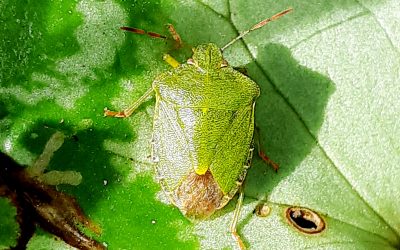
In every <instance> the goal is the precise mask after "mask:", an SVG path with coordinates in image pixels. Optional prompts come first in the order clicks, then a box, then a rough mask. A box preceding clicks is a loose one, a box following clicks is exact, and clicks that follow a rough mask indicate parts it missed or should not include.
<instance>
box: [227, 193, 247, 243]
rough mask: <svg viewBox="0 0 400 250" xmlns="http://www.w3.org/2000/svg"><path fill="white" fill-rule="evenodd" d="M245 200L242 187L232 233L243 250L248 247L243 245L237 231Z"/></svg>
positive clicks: (231, 227) (232, 224)
mask: <svg viewBox="0 0 400 250" xmlns="http://www.w3.org/2000/svg"><path fill="white" fill-rule="evenodd" d="M243 198H244V192H243V186H240V188H239V198H238V200H237V204H236V208H235V213H234V215H233V220H232V223H231V226H230V231H231V233H232V237H233V239H234V240H235V241H236V242H237V244H238V246H239V248H240V249H241V250H244V249H246V246H245V245H244V243H243V241H242V239H241V238H240V235H239V234H238V232H237V230H236V229H237V223H238V220H239V216H240V210H241V209H242V205H243Z"/></svg>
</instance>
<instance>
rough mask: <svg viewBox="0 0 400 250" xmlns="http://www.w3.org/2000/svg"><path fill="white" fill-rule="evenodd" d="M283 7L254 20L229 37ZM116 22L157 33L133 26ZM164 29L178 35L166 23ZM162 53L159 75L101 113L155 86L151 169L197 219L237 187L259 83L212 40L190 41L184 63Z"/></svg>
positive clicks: (248, 152) (247, 156)
mask: <svg viewBox="0 0 400 250" xmlns="http://www.w3.org/2000/svg"><path fill="white" fill-rule="evenodd" d="M289 11H291V9H288V10H285V11H283V12H280V13H278V14H276V15H274V16H273V17H271V18H268V19H265V20H263V21H261V22H260V23H258V24H256V25H254V26H253V27H252V28H251V29H249V30H248V31H245V32H243V33H242V34H241V35H240V36H238V37H237V38H235V39H234V40H233V41H236V40H238V39H239V38H241V37H243V36H244V35H245V34H247V33H249V32H250V31H252V30H254V29H257V28H260V27H262V26H263V25H265V24H266V23H268V22H269V21H272V20H275V19H277V18H278V17H280V16H282V15H284V14H286V13H288V12H289ZM122 29H124V30H128V31H133V32H135V33H139V34H148V35H150V36H153V37H158V38H159V37H162V36H161V35H153V34H154V33H150V32H148V33H146V32H145V31H142V30H139V29H134V28H128V27H123V28H122ZM170 31H171V33H172V35H173V37H174V39H175V40H176V41H180V37H179V35H178V34H177V33H176V32H175V30H174V29H173V28H172V26H170ZM231 43H232V42H231ZM231 43H229V44H228V45H230V44H231ZM228 45H226V46H224V48H226V47H227V46H228ZM164 60H166V61H167V62H168V63H169V64H170V65H171V66H173V67H174V68H173V69H172V70H170V71H168V72H165V73H162V74H161V75H159V76H158V77H157V78H156V79H155V80H154V81H153V84H152V87H151V88H150V89H149V90H148V91H147V92H146V93H145V94H144V95H143V96H142V97H141V98H139V100H137V101H136V102H135V103H134V104H133V105H132V106H131V107H130V108H128V109H126V110H124V111H122V112H115V111H109V110H108V109H105V115H106V116H114V117H127V116H129V115H131V114H132V112H133V111H134V110H135V109H136V108H137V107H138V106H140V104H141V103H142V102H143V101H145V100H146V98H147V97H148V96H150V95H151V94H153V93H154V94H155V97H156V105H155V111H154V120H153V139H152V157H153V160H154V161H155V162H156V164H157V165H156V174H157V177H158V179H159V182H160V184H161V186H162V188H163V189H164V190H165V192H166V193H167V194H168V196H169V197H170V199H171V201H172V202H173V204H175V205H176V206H177V207H178V208H179V209H180V210H181V212H182V213H183V214H184V215H185V216H186V217H188V218H191V219H204V218H207V217H209V216H210V215H211V214H213V213H214V212H215V211H216V210H218V209H220V208H222V207H224V206H225V205H226V204H227V203H228V202H229V200H231V199H232V197H233V196H234V195H235V194H236V193H237V191H238V190H239V189H241V185H242V182H243V181H244V179H245V176H246V172H247V169H248V168H249V167H250V162H251V158H252V154H253V135H254V106H255V101H256V99H257V97H258V96H259V94H260V91H259V87H258V85H257V84H256V83H255V82H254V81H252V80H251V79H250V78H248V77H247V76H245V75H243V74H242V73H240V72H239V71H236V70H235V69H233V68H232V67H231V66H229V65H228V64H227V62H226V61H225V60H224V59H223V56H222V49H219V48H218V46H217V45H215V44H212V43H209V44H205V45H200V46H197V47H195V48H194V49H193V56H192V58H191V59H189V60H188V61H187V63H185V64H179V63H178V62H176V61H175V60H174V59H173V58H172V57H170V56H169V55H166V56H165V57H164ZM260 155H261V156H262V157H263V158H266V156H265V155H264V154H262V153H260ZM242 200H243V192H240V196H239V200H238V206H237V209H236V211H235V216H234V220H233V222H232V226H231V231H232V234H233V236H234V238H235V240H237V242H238V244H239V246H240V248H242V249H243V248H244V244H243V242H242V241H241V239H240V237H239V235H238V234H237V233H236V223H237V219H238V216H239V211H240V206H241V203H242Z"/></svg>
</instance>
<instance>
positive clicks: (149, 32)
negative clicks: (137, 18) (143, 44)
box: [120, 26, 167, 39]
mask: <svg viewBox="0 0 400 250" xmlns="http://www.w3.org/2000/svg"><path fill="white" fill-rule="evenodd" d="M120 29H121V30H125V31H129V32H132V33H135V34H139V35H147V36H150V37H153V38H161V39H167V37H166V36H164V35H161V34H158V33H155V32H151V31H145V30H142V29H138V28H132V27H126V26H123V27H120Z"/></svg>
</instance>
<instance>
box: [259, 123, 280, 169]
mask: <svg viewBox="0 0 400 250" xmlns="http://www.w3.org/2000/svg"><path fill="white" fill-rule="evenodd" d="M259 130H260V129H259V128H258V127H257V126H256V128H255V130H254V137H255V142H256V146H257V152H258V156H259V157H260V158H261V159H262V160H263V161H264V162H265V163H267V164H268V165H270V166H271V167H272V168H273V169H274V170H275V171H278V169H279V165H278V164H277V163H276V162H274V161H273V160H271V159H270V158H269V157H268V156H267V155H266V154H265V153H264V151H263V150H262V148H261V145H262V143H261V135H260V131H259Z"/></svg>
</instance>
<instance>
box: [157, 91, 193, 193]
mask: <svg viewBox="0 0 400 250" xmlns="http://www.w3.org/2000/svg"><path fill="white" fill-rule="evenodd" d="M178 120H179V118H178V113H177V112H176V110H175V107H174V105H172V104H171V103H168V102H165V101H163V100H161V99H159V96H157V101H156V107H155V114H154V122H153V145H152V156H153V160H154V161H155V162H156V163H157V166H156V172H157V178H159V181H160V184H161V185H162V186H163V188H164V190H165V191H166V192H172V191H173V190H174V189H175V188H176V187H177V185H178V184H179V182H180V180H182V178H184V177H185V176H187V174H188V172H189V171H191V170H192V168H191V162H190V155H189V150H190V147H189V145H188V143H187V140H186V137H185V134H184V131H183V129H182V126H180V124H179V123H178V122H177V121H178Z"/></svg>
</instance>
